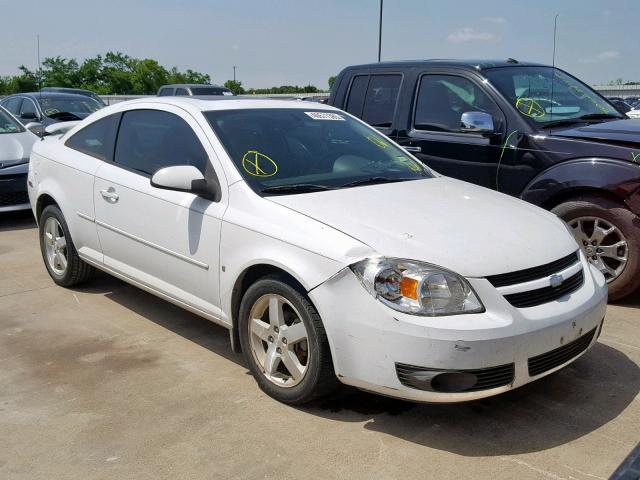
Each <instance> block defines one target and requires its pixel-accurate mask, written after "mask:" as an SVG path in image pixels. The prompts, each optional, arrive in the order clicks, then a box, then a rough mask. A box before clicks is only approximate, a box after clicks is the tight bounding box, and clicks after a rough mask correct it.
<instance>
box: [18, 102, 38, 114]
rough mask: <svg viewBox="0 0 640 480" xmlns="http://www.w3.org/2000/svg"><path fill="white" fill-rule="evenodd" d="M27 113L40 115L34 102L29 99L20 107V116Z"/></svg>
mask: <svg viewBox="0 0 640 480" xmlns="http://www.w3.org/2000/svg"><path fill="white" fill-rule="evenodd" d="M25 113H33V114H37V113H38V112H37V110H36V106H35V104H34V103H33V101H31V100H29V99H27V98H25V99H23V100H22V106H21V107H20V116H23V115H24V114H25Z"/></svg>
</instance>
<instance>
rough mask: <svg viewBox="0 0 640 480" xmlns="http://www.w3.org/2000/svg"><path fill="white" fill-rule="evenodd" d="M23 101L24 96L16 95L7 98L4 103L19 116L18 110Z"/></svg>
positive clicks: (5, 106)
mask: <svg viewBox="0 0 640 480" xmlns="http://www.w3.org/2000/svg"><path fill="white" fill-rule="evenodd" d="M21 103H22V98H20V97H14V98H10V99H9V100H7V102H6V103H5V104H4V108H6V109H7V110H9V111H10V112H11V113H12V114H13V115H15V116H16V117H17V116H18V112H19V111H20V104H21Z"/></svg>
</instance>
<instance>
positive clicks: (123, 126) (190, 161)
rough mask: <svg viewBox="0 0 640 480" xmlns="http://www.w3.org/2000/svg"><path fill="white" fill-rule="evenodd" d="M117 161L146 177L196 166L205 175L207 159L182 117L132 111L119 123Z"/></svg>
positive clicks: (126, 113)
mask: <svg viewBox="0 0 640 480" xmlns="http://www.w3.org/2000/svg"><path fill="white" fill-rule="evenodd" d="M114 161H115V163H118V164H120V165H122V166H123V167H126V168H129V169H131V170H135V171H136V172H140V173H142V174H144V175H153V174H154V173H155V172H157V171H158V170H160V169H161V168H164V167H170V166H173V165H193V166H194V167H196V168H198V169H199V170H200V171H201V172H202V173H203V174H204V173H205V167H206V165H207V162H208V157H207V153H206V152H205V150H204V148H203V146H202V144H201V143H200V140H198V137H197V136H196V134H195V133H194V131H193V130H192V129H191V127H190V126H189V125H188V124H187V122H185V121H184V120H183V119H181V118H180V117H179V116H177V115H174V114H173V113H168V112H163V111H160V110H130V111H128V112H125V113H124V114H123V116H122V121H121V122H120V130H119V131H118V141H117V144H116V153H115V158H114Z"/></svg>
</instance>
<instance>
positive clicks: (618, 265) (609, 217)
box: [551, 195, 640, 300]
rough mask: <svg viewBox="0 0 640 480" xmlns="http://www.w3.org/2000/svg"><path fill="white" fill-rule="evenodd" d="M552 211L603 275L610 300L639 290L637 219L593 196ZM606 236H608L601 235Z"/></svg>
mask: <svg viewBox="0 0 640 480" xmlns="http://www.w3.org/2000/svg"><path fill="white" fill-rule="evenodd" d="M551 211H552V212H553V213H555V214H556V215H558V216H559V217H560V218H561V219H563V220H564V221H565V222H567V223H568V224H569V226H571V227H572V228H573V231H574V237H575V238H576V241H577V242H578V245H580V248H581V249H582V251H583V253H584V254H585V256H586V257H587V258H588V259H589V262H591V263H592V264H594V265H595V266H596V267H598V268H599V270H600V271H601V272H602V273H603V274H604V275H605V278H606V279H607V284H608V286H609V299H610V300H619V299H621V298H623V297H626V296H627V295H629V294H631V293H633V292H634V291H635V290H637V289H638V288H640V219H639V218H638V217H637V216H636V215H634V214H633V213H632V212H630V211H629V210H628V209H626V208H625V207H624V206H623V205H621V204H620V203H618V202H615V201H613V200H610V199H608V198H604V197H599V196H595V195H589V196H582V197H577V198H575V199H572V200H570V201H567V202H565V203H562V204H560V205H558V206H557V207H555V208H553V209H552V210H551ZM612 227H613V229H612ZM606 232H610V233H608V234H606V235H603V234H604V233H606ZM594 242H595V243H594ZM615 245H619V246H618V247H615ZM602 247H604V248H602ZM607 247H609V248H607ZM623 259H626V260H623Z"/></svg>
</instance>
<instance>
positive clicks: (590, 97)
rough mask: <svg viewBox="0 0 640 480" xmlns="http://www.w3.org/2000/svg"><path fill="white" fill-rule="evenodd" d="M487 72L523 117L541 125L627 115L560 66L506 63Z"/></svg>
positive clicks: (488, 76)
mask: <svg viewBox="0 0 640 480" xmlns="http://www.w3.org/2000/svg"><path fill="white" fill-rule="evenodd" d="M554 71H555V74H553V75H552V72H554ZM484 73H485V75H486V77H487V78H488V79H489V81H490V82H491V83H492V84H493V85H494V86H495V87H496V88H497V89H498V90H499V91H500V93H501V94H502V95H503V96H504V97H505V98H506V99H507V100H508V101H509V102H511V104H512V105H514V106H515V107H516V109H517V110H518V112H520V114H521V115H522V116H523V117H525V118H526V119H527V120H529V121H530V122H534V123H535V124H537V125H539V126H543V127H544V125H545V124H549V123H551V122H553V123H556V122H557V121H562V120H576V121H578V120H580V119H589V118H591V119H596V118H598V117H600V118H607V117H616V118H624V117H622V115H620V113H618V111H617V110H616V109H615V108H614V107H613V106H611V105H610V104H609V102H607V101H606V100H605V99H603V98H602V97H601V96H600V95H598V94H597V93H596V92H595V91H593V90H592V89H591V88H589V87H588V86H587V85H585V84H583V83H581V82H579V81H577V80H576V79H575V78H573V77H571V76H569V75H567V74H566V73H564V72H563V71H561V70H558V69H557V68H556V69H553V68H551V67H507V68H495V69H489V70H486V71H485V72H484ZM552 78H553V82H552Z"/></svg>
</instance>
